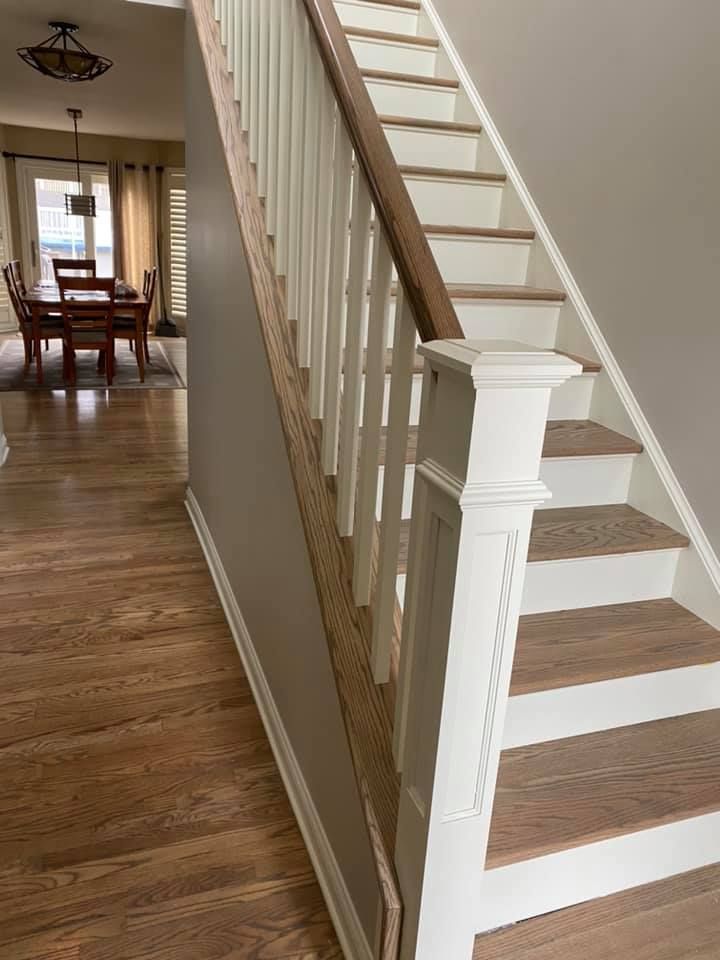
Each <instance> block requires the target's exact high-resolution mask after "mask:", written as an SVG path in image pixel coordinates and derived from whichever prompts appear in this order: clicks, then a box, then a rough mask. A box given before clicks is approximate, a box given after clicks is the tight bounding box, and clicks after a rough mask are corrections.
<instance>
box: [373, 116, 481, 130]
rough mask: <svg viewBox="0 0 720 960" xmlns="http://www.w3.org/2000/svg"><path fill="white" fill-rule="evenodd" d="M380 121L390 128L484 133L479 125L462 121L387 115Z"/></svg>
mask: <svg viewBox="0 0 720 960" xmlns="http://www.w3.org/2000/svg"><path fill="white" fill-rule="evenodd" d="M378 120H379V121H380V123H382V124H385V125H386V126H389V127H415V128H418V129H421V130H447V131H448V132H450V133H482V127H481V126H480V124H479V123H466V122H464V121H461V120H421V119H419V118H417V117H398V116H394V115H392V114H387V113H383V114H380V115H379V116H378Z"/></svg>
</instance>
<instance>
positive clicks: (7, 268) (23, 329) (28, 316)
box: [2, 263, 63, 373]
mask: <svg viewBox="0 0 720 960" xmlns="http://www.w3.org/2000/svg"><path fill="white" fill-rule="evenodd" d="M2 271H3V278H4V280H5V285H6V287H7V290H8V296H9V298H10V303H11V304H12V308H13V310H14V311H15V316H16V317H17V322H18V327H19V328H20V333H21V334H22V338H23V346H24V348H25V373H27V371H28V368H29V367H30V364H31V363H32V360H33V354H34V349H35V344H34V340H33V328H32V313H31V312H30V310H29V309H28V307H27V306H26V305H25V301H24V300H23V296H24V294H25V293H27V291H26V290H24V289H23V288H22V287H19V286H18V285H17V283H16V279H15V274H14V271H13V269H12V263H7V264H5V265H4V266H3V268H2ZM40 332H41V334H42V338H43V340H44V341H45V345H46V347H47V346H48V344H49V341H50V340H62V335H63V321H62V316H61V315H60V314H58V313H47V314H43V315H42V316H41V317H40Z"/></svg>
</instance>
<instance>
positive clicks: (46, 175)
mask: <svg viewBox="0 0 720 960" xmlns="http://www.w3.org/2000/svg"><path fill="white" fill-rule="evenodd" d="M16 163H17V178H18V197H19V199H20V217H21V231H22V242H23V261H24V266H25V270H26V272H27V273H28V274H29V276H30V278H31V279H32V281H33V282H34V283H36V282H38V281H40V282H46V283H50V282H52V280H53V267H52V261H53V259H54V258H56V257H69V258H72V259H74V260H78V259H84V258H86V257H91V258H94V259H95V260H97V272H98V276H105V277H109V276H112V273H113V255H112V218H111V213H110V190H109V185H108V174H107V170H106V169H105V168H104V167H101V166H83V165H81V166H80V181H81V182H80V184H78V183H77V173H76V171H75V167H74V166H73V165H72V164H65V163H56V162H52V161H39V160H17V161H16ZM80 192H82V193H93V194H94V195H95V197H96V202H95V205H96V210H97V216H96V217H72V216H68V215H67V214H66V213H65V194H66V193H80Z"/></svg>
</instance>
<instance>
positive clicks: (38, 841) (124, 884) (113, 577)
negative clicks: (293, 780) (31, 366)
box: [0, 390, 342, 960]
mask: <svg viewBox="0 0 720 960" xmlns="http://www.w3.org/2000/svg"><path fill="white" fill-rule="evenodd" d="M2 404H3V415H4V419H5V429H6V432H7V434H8V438H9V442H10V448H11V449H10V457H9V459H8V462H7V464H6V465H5V466H4V467H3V468H2V470H0V565H1V568H2V570H3V577H2V578H0V918H1V919H0V957H1V958H3V960H4V958H8V960H40V958H42V960H100V958H104V957H112V958H113V960H119V958H122V960H131V958H137V960H140V958H142V960H147V958H151V957H152V958H153V960H157V958H160V957H167V958H170V957H172V958H173V960H178V958H184V957H187V958H190V957H192V958H193V960H211V958H215V957H218V958H219V957H224V958H226V957H243V958H245V957H247V958H252V957H257V958H260V957H262V958H263V960H265V958H267V960H273V958H280V957H282V958H283V960H335V958H340V957H341V956H342V953H341V951H340V947H339V945H338V943H337V939H336V937H335V934H334V932H333V930H332V926H331V923H330V919H329V916H328V914H327V910H326V908H325V905H324V903H323V899H322V895H321V893H320V889H319V887H318V884H317V880H316V878H315V876H314V873H313V870H312V865H311V864H310V861H309V858H308V855H307V851H306V850H305V847H304V844H303V841H302V837H301V835H300V832H299V830H298V827H297V824H296V822H295V819H294V817H293V814H292V810H291V808H290V805H289V802H288V799H287V796H286V794H285V791H284V788H283V785H282V781H281V779H280V775H279V773H278V770H277V767H276V765H275V762H274V759H273V756H272V752H271V750H270V746H269V743H268V741H267V737H266V736H265V732H264V730H263V726H262V723H261V720H260V716H259V714H258V711H257V708H256V706H255V704H254V701H253V698H252V693H251V690H250V687H249V684H248V682H247V679H246V677H245V676H244V674H243V670H242V666H241V662H240V659H239V657H238V655H237V651H236V649H235V645H234V642H233V640H232V637H231V636H230V632H229V629H228V627H227V624H226V622H225V618H224V616H223V612H222V608H221V607H220V604H219V601H218V599H217V596H216V593H215V590H214V587H213V584H212V581H211V578H210V575H209V573H208V571H207V568H206V566H205V562H204V558H203V556H202V552H201V550H200V547H199V545H198V543H197V540H196V538H195V534H194V531H193V528H192V525H191V523H190V521H189V518H188V517H187V514H186V511H185V508H184V502H183V501H184V487H185V479H186V472H187V444H186V431H185V394H184V392H182V391H168V390H158V391H153V390H138V391H132V390H128V391H108V392H105V391H78V392H77V393H74V394H68V395H67V396H66V395H63V394H54V393H50V392H48V393H36V392H32V393H27V394H22V393H8V394H5V395H3V401H2Z"/></svg>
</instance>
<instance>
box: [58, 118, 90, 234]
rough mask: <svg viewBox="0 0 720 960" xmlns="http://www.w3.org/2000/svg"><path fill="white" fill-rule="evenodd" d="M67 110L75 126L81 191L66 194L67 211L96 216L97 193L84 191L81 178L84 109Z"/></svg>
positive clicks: (82, 215)
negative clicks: (80, 122)
mask: <svg viewBox="0 0 720 960" xmlns="http://www.w3.org/2000/svg"><path fill="white" fill-rule="evenodd" d="M67 112H68V116H70V117H72V121H73V126H74V128H75V168H76V171H77V182H78V186H79V187H80V191H81V192H80V193H66V194H65V213H66V214H67V215H68V216H69V217H94V216H95V195H94V194H92V193H82V182H81V180H80V148H79V146H78V131H77V122H78V120H79V119H81V118H82V110H77V109H75V108H74V107H68V108H67Z"/></svg>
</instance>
